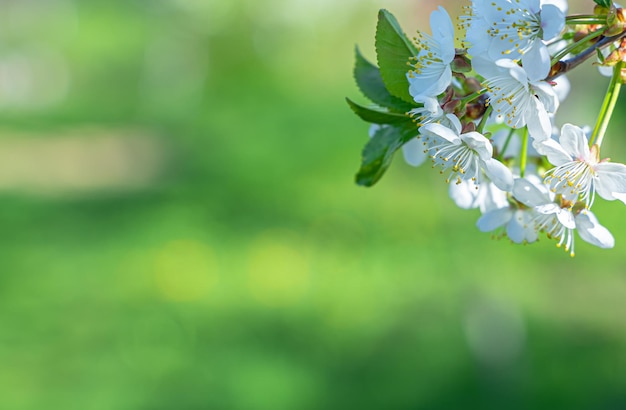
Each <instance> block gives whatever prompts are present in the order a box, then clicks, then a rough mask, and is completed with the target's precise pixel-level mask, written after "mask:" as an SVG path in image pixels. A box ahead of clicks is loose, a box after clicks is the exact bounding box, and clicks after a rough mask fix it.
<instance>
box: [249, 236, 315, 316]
mask: <svg viewBox="0 0 626 410" xmlns="http://www.w3.org/2000/svg"><path fill="white" fill-rule="evenodd" d="M294 243H297V241H294V240H293V238H292V235H291V234H289V233H266V234H264V235H261V236H260V237H259V238H257V239H256V240H255V241H254V242H253V244H252V246H251V247H250V251H249V255H248V261H247V262H248V287H249V289H250V292H251V293H252V296H253V297H254V298H255V299H256V300H257V301H258V302H260V303H262V304H264V305H267V306H287V305H292V304H294V303H296V302H297V301H299V300H300V299H301V298H302V297H303V296H304V294H305V293H306V292H307V290H308V289H309V284H310V274H309V268H310V266H309V262H308V260H307V257H306V255H305V253H304V252H303V251H302V249H299V248H297V247H296V246H294Z"/></svg>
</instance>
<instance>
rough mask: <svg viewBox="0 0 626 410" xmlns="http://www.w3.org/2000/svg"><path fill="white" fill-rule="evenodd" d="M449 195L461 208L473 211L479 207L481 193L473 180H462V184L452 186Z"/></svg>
mask: <svg viewBox="0 0 626 410" xmlns="http://www.w3.org/2000/svg"><path fill="white" fill-rule="evenodd" d="M449 194H450V198H452V200H453V201H454V203H455V204H456V206H458V207H459V208H462V209H473V208H476V207H478V201H477V200H478V194H479V191H478V190H477V189H476V184H475V183H474V182H473V181H472V180H469V179H465V180H461V183H460V184H450V189H449Z"/></svg>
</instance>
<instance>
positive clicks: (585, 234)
mask: <svg viewBox="0 0 626 410" xmlns="http://www.w3.org/2000/svg"><path fill="white" fill-rule="evenodd" d="M576 228H578V234H579V235H580V237H581V238H582V239H583V240H584V241H586V242H589V243H590V244H592V245H595V246H598V247H600V248H612V247H613V246H615V239H614V238H613V235H611V232H609V230H608V229H606V228H605V227H604V226H602V225H600V223H599V222H598V219H597V218H596V216H595V215H594V214H593V213H592V212H591V211H587V212H581V213H580V214H578V215H577V216H576Z"/></svg>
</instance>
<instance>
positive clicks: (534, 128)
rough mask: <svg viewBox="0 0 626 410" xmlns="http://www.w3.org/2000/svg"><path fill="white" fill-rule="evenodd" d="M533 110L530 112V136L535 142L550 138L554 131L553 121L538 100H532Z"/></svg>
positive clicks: (528, 123) (528, 124)
mask: <svg viewBox="0 0 626 410" xmlns="http://www.w3.org/2000/svg"><path fill="white" fill-rule="evenodd" d="M531 102H532V104H533V106H534V107H533V109H532V110H531V111H530V114H531V118H529V119H528V122H527V124H526V125H527V126H528V134H529V135H530V136H531V137H532V138H533V139H534V140H535V141H543V140H546V139H548V138H550V133H551V131H552V121H550V116H549V115H548V113H547V112H546V109H545V107H544V106H543V104H542V103H541V101H539V100H538V99H537V98H533V99H532V100H531Z"/></svg>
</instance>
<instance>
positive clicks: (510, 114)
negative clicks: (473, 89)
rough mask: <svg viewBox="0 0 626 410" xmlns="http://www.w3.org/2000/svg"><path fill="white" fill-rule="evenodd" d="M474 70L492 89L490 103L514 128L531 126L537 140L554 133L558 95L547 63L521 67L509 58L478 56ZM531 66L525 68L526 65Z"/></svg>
mask: <svg viewBox="0 0 626 410" xmlns="http://www.w3.org/2000/svg"><path fill="white" fill-rule="evenodd" d="M472 64H473V67H474V70H476V72H477V73H478V74H480V75H481V76H483V77H484V78H485V81H484V82H483V85H484V86H485V87H487V90H488V91H489V104H491V105H492V106H493V109H494V112H495V114H496V115H497V116H499V117H501V118H502V119H503V120H504V122H505V123H506V124H507V125H508V126H510V127H512V128H522V127H524V126H528V131H529V133H530V136H531V137H532V138H534V139H535V140H544V139H547V138H549V137H550V134H551V129H552V123H551V120H550V116H549V114H551V113H554V112H556V110H557V108H558V106H559V100H558V97H557V95H556V93H555V91H554V90H553V88H552V86H551V85H550V84H548V83H547V82H545V81H542V79H543V78H545V76H546V75H547V70H548V69H549V66H547V67H543V68H541V67H537V66H536V65H533V64H528V65H526V64H525V65H524V66H522V67H520V66H519V65H518V64H516V63H515V62H513V61H512V60H508V59H501V60H498V61H496V62H492V61H490V60H487V59H485V58H481V57H476V58H474V60H473V62H472ZM527 66H528V67H529V69H525V68H524V67H527Z"/></svg>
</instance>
